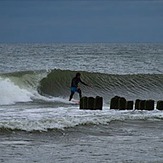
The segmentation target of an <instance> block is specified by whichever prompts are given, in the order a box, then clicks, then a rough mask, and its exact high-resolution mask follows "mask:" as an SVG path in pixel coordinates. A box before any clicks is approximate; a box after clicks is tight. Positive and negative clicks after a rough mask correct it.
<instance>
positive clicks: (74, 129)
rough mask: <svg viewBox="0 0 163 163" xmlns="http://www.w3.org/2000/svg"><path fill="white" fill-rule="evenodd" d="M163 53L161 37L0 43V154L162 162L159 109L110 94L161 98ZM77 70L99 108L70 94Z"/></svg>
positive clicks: (20, 158) (13, 158) (7, 158)
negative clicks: (124, 106) (122, 106)
mask: <svg viewBox="0 0 163 163" xmlns="http://www.w3.org/2000/svg"><path fill="white" fill-rule="evenodd" d="M162 55H163V45H162V44H11V45H7V44H1V45H0V70H1V73H0V92H1V94H0V140H1V143H0V161H1V162H14V163H17V162H21V163H22V162H45V161H46V162H162V161H163V157H162V155H161V154H162V152H163V151H162V145H163V132H162V129H163V127H162V126H163V125H162V124H163V121H162V120H163V112H161V111H158V110H157V109H155V110H154V111H152V112H148V111H134V110H132V111H114V110H110V108H109V102H110V99H111V98H112V97H113V96H115V95H119V96H124V97H125V98H127V99H129V100H135V99H136V98H140V99H154V100H155V101H157V100H163V93H162V92H163V57H162ZM77 71H80V72H81V74H82V79H83V81H85V82H86V83H90V84H91V85H92V88H87V87H85V86H82V85H81V88H82V91H83V95H86V96H96V95H100V96H103V98H104V107H103V110H102V111H90V110H79V107H78V105H74V104H73V103H71V102H69V101H68V98H69V93H70V92H69V87H70V82H71V78H72V77H73V76H74V75H75V73H76V72H77ZM74 98H76V99H78V95H75V96H74Z"/></svg>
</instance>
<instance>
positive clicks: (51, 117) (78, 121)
mask: <svg viewBox="0 0 163 163" xmlns="http://www.w3.org/2000/svg"><path fill="white" fill-rule="evenodd" d="M8 114H9V113H8ZM162 119H163V113H162V112H161V111H157V110H154V111H152V112H148V111H114V110H109V109H108V108H105V109H104V110H103V111H93V112H92V111H86V110H78V109H76V108H75V107H69V108H61V107H60V108H57V109H54V108H46V109H32V110H24V111H21V112H19V115H18V114H15V115H13V116H12V117H10V116H9V118H8V119H6V120H1V121H0V130H1V131H2V132H6V131H27V132H33V131H45V132H46V131H49V130H56V129H57V130H58V129H59V130H64V129H66V128H73V127H76V126H80V125H86V126H87V125H109V123H111V122H113V121H124V122H125V121H126V120H145V121H146V120H150V121H162Z"/></svg>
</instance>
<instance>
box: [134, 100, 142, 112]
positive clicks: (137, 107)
mask: <svg viewBox="0 0 163 163" xmlns="http://www.w3.org/2000/svg"><path fill="white" fill-rule="evenodd" d="M140 101H141V100H139V99H136V101H135V110H140Z"/></svg>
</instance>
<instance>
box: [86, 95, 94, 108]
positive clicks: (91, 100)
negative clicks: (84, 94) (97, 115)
mask: <svg viewBox="0 0 163 163" xmlns="http://www.w3.org/2000/svg"><path fill="white" fill-rule="evenodd" d="M94 103H95V98H93V97H88V98H87V109H90V110H94Z"/></svg>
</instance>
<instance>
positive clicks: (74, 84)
mask: <svg viewBox="0 0 163 163" xmlns="http://www.w3.org/2000/svg"><path fill="white" fill-rule="evenodd" d="M79 83H82V84H84V85H86V86H88V85H87V84H86V83H84V82H83V81H82V80H81V79H80V78H79V77H74V78H73V79H72V82H71V95H70V99H69V101H71V99H72V97H73V95H74V93H75V92H78V93H79V96H80V98H81V97H82V93H81V89H80V88H78V84H79Z"/></svg>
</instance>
